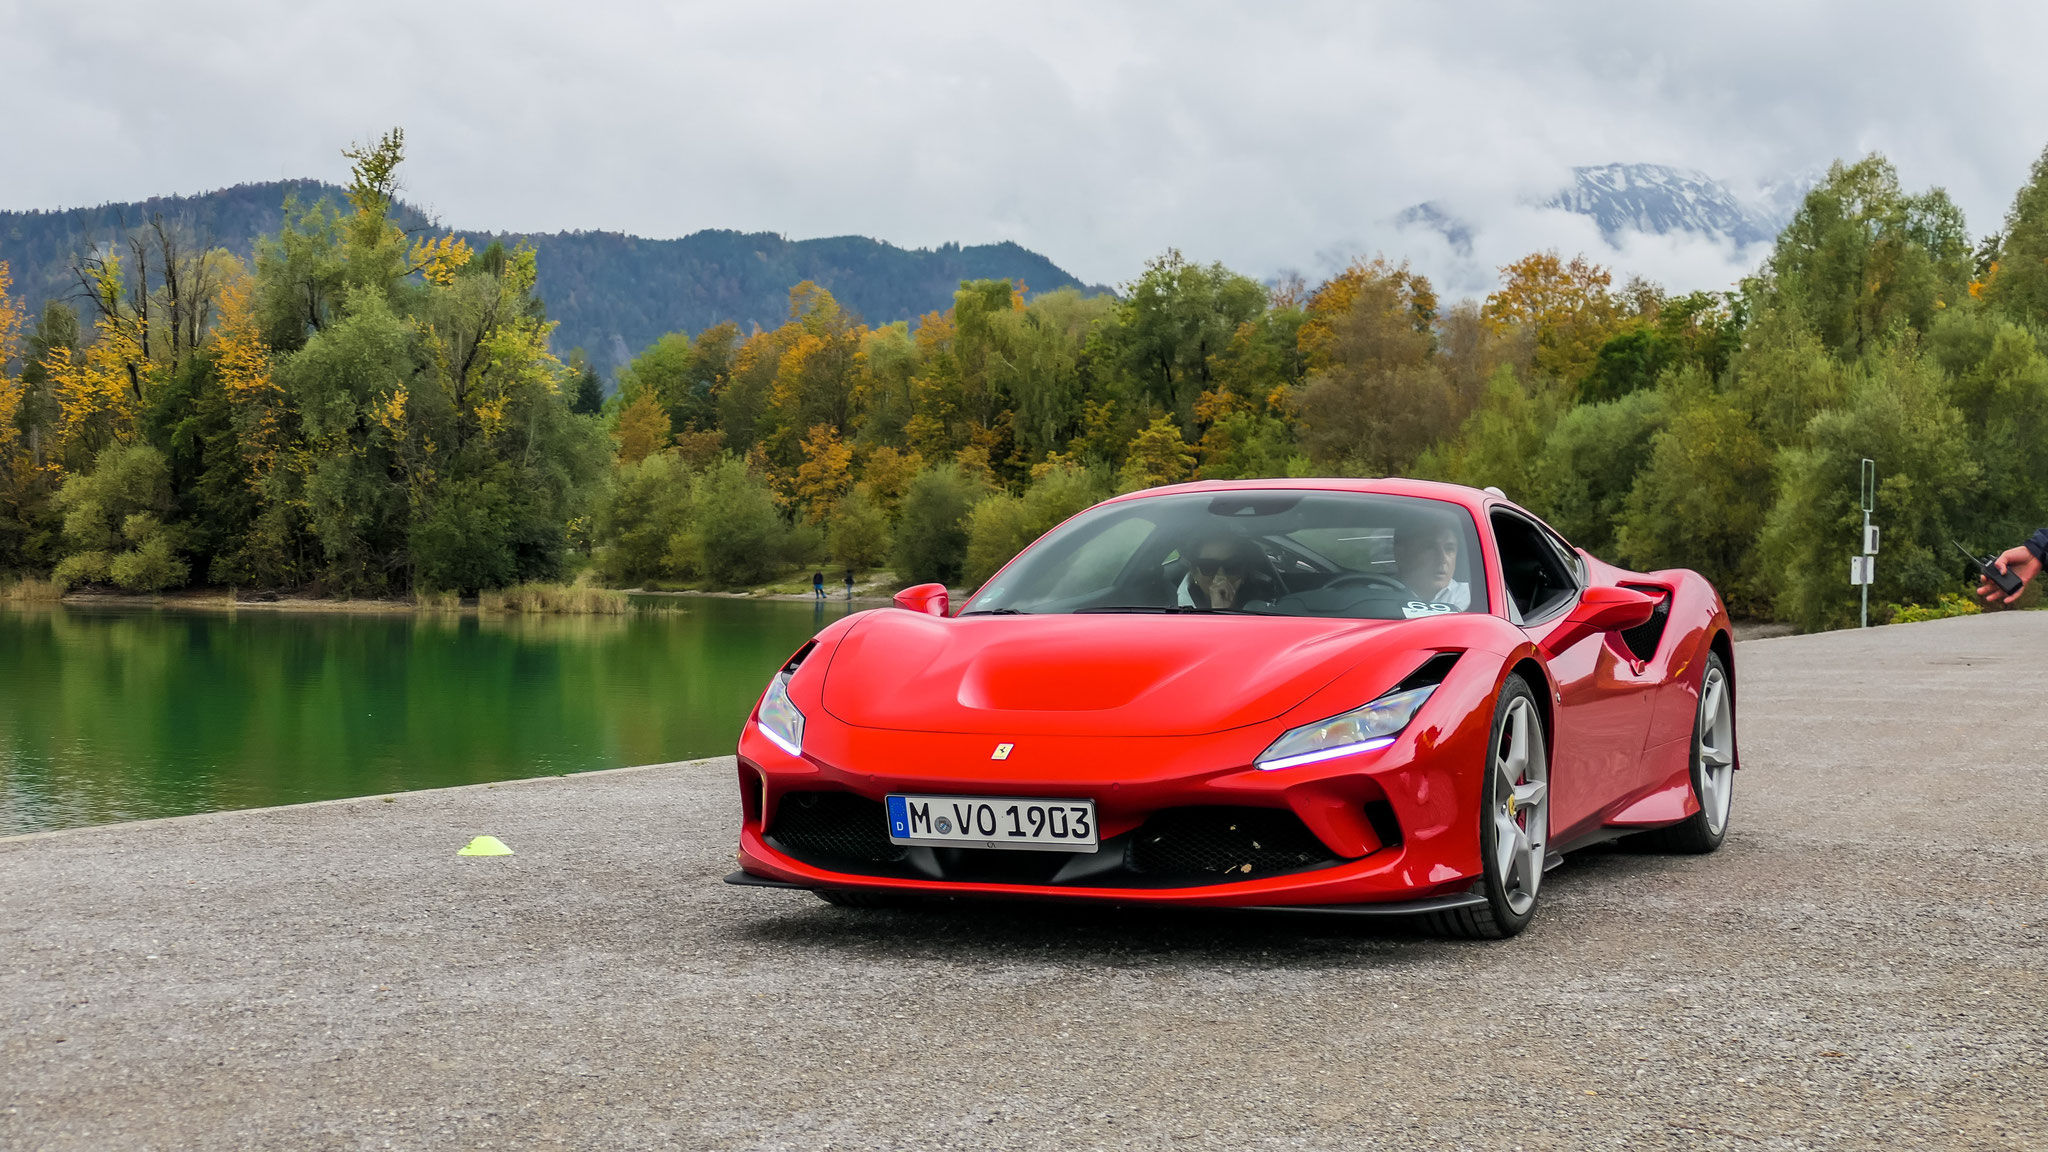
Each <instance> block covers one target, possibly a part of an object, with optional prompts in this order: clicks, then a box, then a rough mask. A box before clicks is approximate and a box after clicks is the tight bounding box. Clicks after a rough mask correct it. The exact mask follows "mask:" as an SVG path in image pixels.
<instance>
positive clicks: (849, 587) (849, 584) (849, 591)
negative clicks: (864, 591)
mask: <svg viewBox="0 0 2048 1152" xmlns="http://www.w3.org/2000/svg"><path fill="white" fill-rule="evenodd" d="M846 598H847V599H848V600H851V599H853V569H851V568H848V569H847V570H846Z"/></svg>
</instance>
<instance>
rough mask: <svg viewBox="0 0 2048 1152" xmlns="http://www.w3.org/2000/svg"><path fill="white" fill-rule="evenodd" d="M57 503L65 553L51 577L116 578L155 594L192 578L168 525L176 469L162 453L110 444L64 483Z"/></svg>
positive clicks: (71, 580)
mask: <svg viewBox="0 0 2048 1152" xmlns="http://www.w3.org/2000/svg"><path fill="white" fill-rule="evenodd" d="M57 505H58V507H59V508H60V509H61V510H62V512H63V513H64V547H65V551H66V555H65V557H64V559H63V560H62V561H60V562H59V563H58V565H57V568H56V571H55V572H54V573H53V577H52V578H53V579H55V580H56V581H57V582H58V583H59V584H64V585H70V584H81V583H99V582H109V581H111V582H114V583H117V584H119V585H120V586H121V587H123V588H126V589H129V590H130V591H138V592H155V591H159V590H161V589H164V588H169V587H173V586H176V585H179V584H183V583H184V582H185V580H186V577H187V576H188V574H189V573H188V571H187V568H186V565H185V563H184V561H182V560H180V559H178V557H177V555H176V553H175V545H176V541H175V539H174V534H173V533H172V532H171V531H170V530H169V529H167V528H166V527H165V526H164V522H163V517H164V516H165V514H167V513H168V512H170V510H171V483H170V468H169V465H168V464H167V463H166V462H165V460H164V456H163V453H161V452H159V451H157V450H156V449H155V448H152V447H150V446H149V445H147V444H116V445H112V446H110V447H108V448H107V449H105V450H104V451H102V452H101V453H100V455H99V456H98V457H97V458H96V459H95V460H94V461H93V467H92V469H91V470H90V471H89V472H86V473H84V474H81V475H74V476H72V477H70V478H69V479H67V480H65V481H64V486H63V488H62V489H61V490H60V491H59V492H58V494H57Z"/></svg>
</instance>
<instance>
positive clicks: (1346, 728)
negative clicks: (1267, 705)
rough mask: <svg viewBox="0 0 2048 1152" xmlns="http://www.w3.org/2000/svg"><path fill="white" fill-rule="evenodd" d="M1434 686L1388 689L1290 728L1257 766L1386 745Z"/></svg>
mask: <svg viewBox="0 0 2048 1152" xmlns="http://www.w3.org/2000/svg"><path fill="white" fill-rule="evenodd" d="M1436 688H1437V686H1436V685H1434V684H1427V685H1424V686H1422V687H1420V688H1410V689H1407V690H1406V691H1396V692H1389V693H1387V694H1386V695H1385V696H1382V697H1380V698H1379V699H1377V700H1374V701H1373V702H1371V703H1370V704H1367V705H1365V706H1363V707H1360V708H1354V709H1352V710H1351V711H1349V712H1343V713H1339V714H1338V715H1335V716H1332V717H1330V718H1329V719H1327V720H1319V721H1317V722H1316V723H1314V724H1304V725H1302V726H1301V727H1299V728H1290V729H1288V730H1287V731H1286V732H1283V733H1281V734H1280V738H1279V739H1278V740H1275V741H1273V743H1272V745H1271V746H1270V747H1268V748H1267V749H1266V750H1265V751H1264V752H1263V753H1261V754H1260V755H1259V758H1258V761H1257V763H1256V767H1257V768H1258V769H1259V770H1260V771H1262V772H1270V771H1273V770H1274V769H1278V768H1295V767H1299V766H1300V765H1303V764H1315V763H1318V762H1320V761H1323V760H1334V759H1336V758H1337V757H1339V756H1351V755H1355V754H1357V753H1360V752H1372V751H1376V750H1378V749H1381V748H1385V747H1387V746H1388V745H1390V744H1392V743H1393V742H1394V738H1395V737H1396V736H1398V735H1400V733H1401V730H1402V729H1404V728H1406V727H1408V722H1409V721H1410V720H1412V719H1414V718H1415V713H1416V712H1417V711H1418V710H1420V709H1421V707H1422V703H1423V701H1425V700H1428V699H1429V697H1430V695H1431V694H1432V693H1434V692H1435V691H1436Z"/></svg>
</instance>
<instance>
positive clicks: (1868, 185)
mask: <svg viewBox="0 0 2048 1152" xmlns="http://www.w3.org/2000/svg"><path fill="white" fill-rule="evenodd" d="M1971 263H1972V262H1971V253H1970V246H1969V237H1968V234H1967V233H1966V232H1965V230H1964V228H1963V218H1962V213H1961V212H1960V211H1959V210H1958V209H1957V208H1956V206H1955V205H1954V204H1953V203H1952V202H1951V201H1950V200H1949V198H1948V194H1947V193H1945V192H1943V191H1942V190H1941V189H1939V188H1936V189H1933V190H1931V191H1929V192H1926V193H1923V194H1921V195H1918V196H1910V195H1907V194H1906V193H1905V192H1904V191H1902V190H1901V189H1900V187H1899V177H1898V173H1897V172H1896V171H1895V170H1894V169H1893V168H1892V166H1891V163H1890V162H1889V161H1887V160H1886V159H1885V158H1884V157H1882V156H1879V155H1876V154H1872V155H1870V156H1867V157H1865V158H1864V159H1862V160H1860V161H1858V162H1856V163H1855V164H1851V165H1848V166H1846V167H1845V166H1843V165H1842V164H1840V163H1839V162H1838V163H1836V164H1834V165H1833V166H1831V167H1830V168H1829V169H1828V174H1827V176H1826V178H1825V179H1823V180H1822V181H1821V182H1820V183H1819V184H1818V185H1816V186H1815V187H1814V189H1813V191H1811V192H1809V193H1807V196H1806V200H1805V202H1804V203H1802V204H1801V205H1800V206H1799V211H1798V212H1796V213H1794V214H1793V217H1792V222H1791V223H1790V224H1787V225H1786V226H1785V230H1784V231H1783V232H1782V233H1780V234H1779V236H1778V244H1777V247H1776V249H1775V250H1774V251H1773V252H1772V253H1771V257H1770V259H1769V260H1767V261H1766V262H1765V264H1764V275H1763V285H1762V289H1763V298H1764V300H1765V301H1766V303H1767V304H1769V305H1770V306H1772V307H1776V308H1783V309H1787V310H1789V311H1791V312H1792V313H1793V314H1794V315H1797V316H1798V317H1799V318H1800V319H1801V320H1802V321H1803V322H1804V323H1805V324H1806V325H1807V327H1808V328H1809V329H1810V330H1811V331H1813V333H1814V334H1815V335H1817V336H1818V337H1819V338H1820V340H1821V343H1822V344H1824V345H1825V346H1826V347H1827V349H1828V350H1829V351H1831V352H1833V353H1835V354H1836V355H1838V356H1841V357H1843V358H1844V359H1851V358H1854V357H1856V356H1858V355H1860V354H1862V353H1863V352H1864V351H1866V350H1867V349H1870V348H1872V347H1874V346H1876V345H1877V344H1878V343H1880V342H1882V341H1885V340H1890V339H1895V338H1896V337H1897V336H1898V335H1899V334H1900V333H1901V332H1902V331H1903V330H1904V329H1907V328H1911V329H1914V330H1918V331H1925V330H1926V329H1927V327H1928V325H1929V324H1930V323H1931V322H1932V320H1933V317H1934V313H1935V312H1936V311H1937V310H1938V309H1940V308H1943V307H1946V306H1947V305H1948V304H1950V303H1953V302H1955V301H1956V300H1958V299H1960V298H1962V297H1964V296H1966V295H1967V285H1968V282H1969V278H1970V272H1971Z"/></svg>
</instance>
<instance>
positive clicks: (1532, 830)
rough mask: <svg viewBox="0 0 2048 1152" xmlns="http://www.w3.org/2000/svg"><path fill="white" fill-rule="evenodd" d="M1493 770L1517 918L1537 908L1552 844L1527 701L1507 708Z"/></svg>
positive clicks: (1541, 753) (1544, 762)
mask: <svg viewBox="0 0 2048 1152" xmlns="http://www.w3.org/2000/svg"><path fill="white" fill-rule="evenodd" d="M1493 770H1494V773H1495V775H1496V777H1497V778H1496V779H1495V781H1494V788H1493V835H1494V862H1495V865H1496V867H1497V869H1498V874H1499V876H1500V883H1501V889H1502V891H1503V893H1504V894H1505V895H1506V897H1507V903H1508V909H1509V910H1510V911H1512V912H1513V913H1514V914H1515V915H1516V916H1521V915H1523V914H1524V913H1526V912H1528V911H1529V909H1530V908H1531V907H1532V906H1534V905H1535V903H1536V889H1537V888H1538V887H1540V886H1541V885H1542V883H1543V854H1544V850H1545V848H1546V846H1547V845H1548V842H1549V840H1550V760H1549V756H1548V755H1547V754H1546V753H1545V750H1544V747H1543V736H1542V722H1541V720H1540V719H1539V718H1538V716H1537V715H1536V705H1535V704H1534V703H1532V702H1531V701H1530V700H1529V698H1528V697H1527V696H1519V697H1517V698H1515V699H1514V700H1513V701H1511V702H1510V703H1509V704H1508V711H1507V715H1506V717H1504V722H1503V723H1502V724H1501V726H1500V738H1499V741H1498V742H1497V743H1496V745H1495V747H1494V750H1493ZM1724 815H1725V808H1724Z"/></svg>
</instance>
